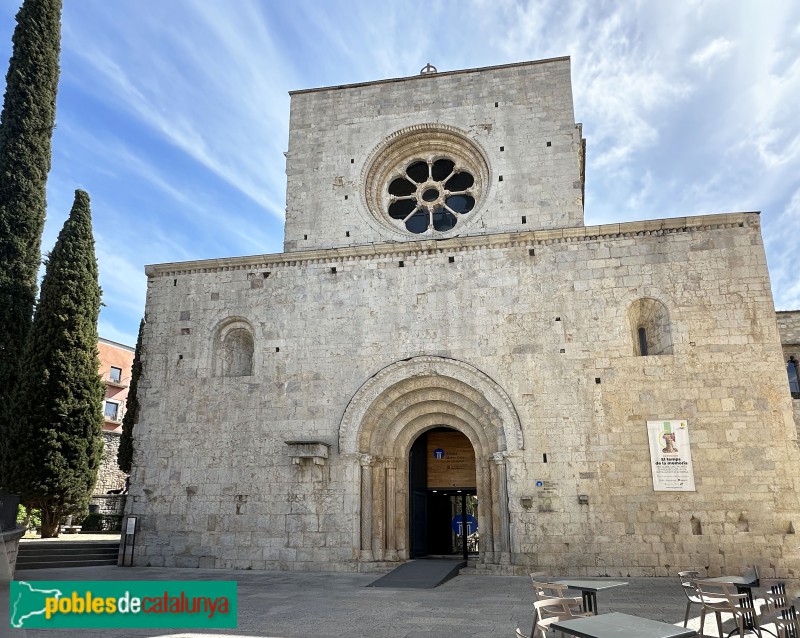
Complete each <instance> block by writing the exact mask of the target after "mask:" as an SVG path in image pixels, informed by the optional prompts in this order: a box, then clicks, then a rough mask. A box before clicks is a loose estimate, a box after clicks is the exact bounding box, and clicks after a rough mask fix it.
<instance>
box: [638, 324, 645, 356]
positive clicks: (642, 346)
mask: <svg viewBox="0 0 800 638" xmlns="http://www.w3.org/2000/svg"><path fill="white" fill-rule="evenodd" d="M639 354H640V355H641V356H643V357H646V356H647V329H646V328H645V327H644V326H639Z"/></svg>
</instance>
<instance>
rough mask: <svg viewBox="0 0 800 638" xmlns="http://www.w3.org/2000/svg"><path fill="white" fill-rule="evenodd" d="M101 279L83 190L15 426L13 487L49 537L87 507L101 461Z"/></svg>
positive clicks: (56, 266)
mask: <svg viewBox="0 0 800 638" xmlns="http://www.w3.org/2000/svg"><path fill="white" fill-rule="evenodd" d="M97 275H98V273H97V259H96V258H95V252H94V237H93V235H92V219H91V211H90V208H89V196H88V195H87V194H86V193H85V192H84V191H80V190H78V191H75V203H74V204H73V206H72V211H71V212H70V216H69V219H68V220H67V221H66V223H65V224H64V228H63V229H62V230H61V233H60V234H59V236H58V240H57V241H56V244H55V247H54V248H53V250H52V252H51V253H50V255H49V257H48V259H47V261H46V270H45V275H44V279H43V280H42V290H41V295H40V297H39V305H38V307H37V309H36V315H35V317H34V320H33V325H32V327H31V330H30V333H29V336H28V340H27V342H26V346H25V350H24V358H23V363H22V364H21V365H20V374H19V384H18V388H17V392H16V393H15V397H14V399H15V400H14V405H13V408H14V412H15V414H16V420H15V423H14V425H13V426H11V427H10V428H9V429H10V430H11V435H12V436H11V444H12V449H15V450H16V451H17V456H16V463H17V464H16V466H15V471H14V472H13V473H12V474H10V478H11V480H12V487H13V488H14V490H15V491H16V492H18V493H19V494H20V495H21V497H22V500H23V502H24V503H25V504H26V505H29V506H32V507H35V508H38V509H40V510H41V514H42V537H49V536H57V535H58V523H59V520H60V519H61V518H63V517H64V516H66V515H68V514H71V513H75V514H78V513H80V512H82V511H85V510H86V508H87V506H88V502H89V498H90V497H91V494H92V489H93V487H94V484H95V481H96V479H97V471H98V468H99V467H100V463H101V460H102V451H103V437H102V429H103V410H102V405H103V397H104V396H105V386H104V384H103V382H102V380H101V378H100V375H99V374H98V368H99V360H98V353H97V318H98V315H99V313H100V286H99V284H98V280H97Z"/></svg>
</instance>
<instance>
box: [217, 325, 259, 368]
mask: <svg viewBox="0 0 800 638" xmlns="http://www.w3.org/2000/svg"><path fill="white" fill-rule="evenodd" d="M254 350H255V343H254V339H253V329H252V326H251V325H250V323H249V322H248V321H246V320H244V319H240V318H232V319H229V320H227V321H226V322H225V323H223V324H222V326H221V327H219V328H218V329H217V330H216V331H215V336H214V354H213V362H212V366H213V369H214V375H215V376H218V377H249V376H251V375H252V374H253V352H254Z"/></svg>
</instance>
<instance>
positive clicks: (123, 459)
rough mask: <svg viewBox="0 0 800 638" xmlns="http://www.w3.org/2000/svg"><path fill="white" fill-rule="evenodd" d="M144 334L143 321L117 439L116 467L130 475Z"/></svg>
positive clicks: (137, 415)
mask: <svg viewBox="0 0 800 638" xmlns="http://www.w3.org/2000/svg"><path fill="white" fill-rule="evenodd" d="M143 333H144V319H142V320H141V321H140V322H139V336H138V337H137V338H136V351H135V352H134V353H133V366H132V367H131V384H130V386H129V388H128V401H127V410H126V412H125V416H123V417H122V436H121V437H120V439H119V450H117V465H119V469H121V470H122V471H123V472H125V473H126V474H130V473H131V467H132V466H133V426H134V425H136V422H137V421H138V420H139V398H138V397H137V396H136V392H137V390H138V387H139V377H140V376H141V374H142V334H143Z"/></svg>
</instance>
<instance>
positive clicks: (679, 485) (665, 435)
mask: <svg viewBox="0 0 800 638" xmlns="http://www.w3.org/2000/svg"><path fill="white" fill-rule="evenodd" d="M647 439H648V442H649V444H650V465H651V469H652V473H653V490H654V491H655V492H694V491H695V488H694V470H693V469H692V450H691V446H690V445H689V424H688V422H687V421H686V420H685V419H670V420H663V421H648V422H647Z"/></svg>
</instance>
